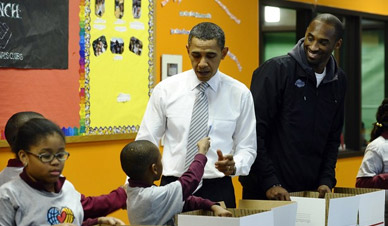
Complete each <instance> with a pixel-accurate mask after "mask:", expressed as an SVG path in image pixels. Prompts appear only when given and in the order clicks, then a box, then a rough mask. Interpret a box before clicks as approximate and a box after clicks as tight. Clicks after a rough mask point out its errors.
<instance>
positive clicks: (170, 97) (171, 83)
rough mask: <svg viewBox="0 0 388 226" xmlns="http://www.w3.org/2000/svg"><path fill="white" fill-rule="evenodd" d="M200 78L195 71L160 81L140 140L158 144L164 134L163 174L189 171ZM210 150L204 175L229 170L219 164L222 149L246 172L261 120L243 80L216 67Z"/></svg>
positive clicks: (211, 91) (218, 174) (211, 92)
mask: <svg viewBox="0 0 388 226" xmlns="http://www.w3.org/2000/svg"><path fill="white" fill-rule="evenodd" d="M200 83H201V81H200V80H198V79H197V76H196V75H195V72H194V71H193V70H189V71H185V72H182V73H180V74H177V75H174V76H172V77H169V78H168V79H166V80H163V81H162V82H160V83H159V84H158V85H157V86H156V87H155V88H154V90H153V93H152V95H151V97H150V100H149V102H148V105H147V109H146V111H145V114H144V117H143V121H142V123H141V125H140V130H139V132H138V134H137V137H136V140H149V141H151V142H153V143H154V144H156V145H159V141H160V139H161V138H162V136H163V135H165V137H164V149H163V158H162V161H163V175H165V176H176V177H180V176H181V175H182V174H183V173H184V172H183V171H184V164H185V157H186V150H187V139H188V135H189V129H190V121H191V114H192V110H193V105H194V101H195V97H196V94H197V93H198V92H199V90H198V89H196V87H197V85H198V84H200ZM208 84H209V85H210V86H209V88H207V89H206V91H205V94H206V96H207V99H208V103H209V121H208V124H209V128H210V127H211V130H210V133H209V137H210V140H211V144H210V150H209V152H208V153H207V157H208V162H207V164H206V166H205V173H204V176H203V178H206V179H210V178H219V177H223V176H224V174H223V173H221V172H220V171H218V170H217V169H216V168H215V165H214V164H215V162H216V161H218V156H217V150H218V149H219V150H221V151H222V153H223V154H224V155H226V154H232V155H233V158H234V161H235V163H236V175H247V174H248V173H249V170H250V168H251V165H252V164H253V162H254V160H255V158H256V146H257V145H256V119H255V112H254V106H253V98H252V95H251V92H250V91H249V89H248V88H247V87H246V86H245V85H244V84H243V83H241V82H239V81H237V80H235V79H233V78H231V77H229V76H227V75H225V74H224V73H222V72H220V71H217V73H216V74H215V75H214V76H213V77H212V78H211V79H210V80H209V81H208Z"/></svg>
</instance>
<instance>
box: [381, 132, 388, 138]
mask: <svg viewBox="0 0 388 226" xmlns="http://www.w3.org/2000/svg"><path fill="white" fill-rule="evenodd" d="M381 136H382V137H384V139H388V131H384V132H383V133H382V134H381Z"/></svg>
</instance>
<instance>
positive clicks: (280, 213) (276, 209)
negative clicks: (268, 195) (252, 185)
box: [238, 200, 297, 226]
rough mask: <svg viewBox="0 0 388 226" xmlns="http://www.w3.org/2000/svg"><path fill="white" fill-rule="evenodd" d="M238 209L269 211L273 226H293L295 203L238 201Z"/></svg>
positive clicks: (294, 221)
mask: <svg viewBox="0 0 388 226" xmlns="http://www.w3.org/2000/svg"><path fill="white" fill-rule="evenodd" d="M238 206H239V208H240V209H258V210H271V211H272V212H273V216H274V226H295V223H296V211H297V203H296V202H292V201H272V200H240V201H239V205H238Z"/></svg>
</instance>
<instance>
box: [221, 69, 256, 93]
mask: <svg viewBox="0 0 388 226" xmlns="http://www.w3.org/2000/svg"><path fill="white" fill-rule="evenodd" d="M219 73H220V81H221V84H223V85H228V86H233V87H234V88H238V89H240V90H241V91H249V89H248V88H247V86H246V85H245V84H244V83H242V82H240V81H239V80H237V79H235V78H233V77H231V76H230V75H227V74H225V73H223V72H219Z"/></svg>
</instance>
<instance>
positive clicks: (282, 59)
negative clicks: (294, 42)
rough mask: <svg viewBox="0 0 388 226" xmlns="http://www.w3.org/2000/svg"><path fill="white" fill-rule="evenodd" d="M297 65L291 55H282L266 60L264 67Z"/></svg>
mask: <svg viewBox="0 0 388 226" xmlns="http://www.w3.org/2000/svg"><path fill="white" fill-rule="evenodd" d="M289 64H296V60H295V59H294V58H293V57H292V56H290V55H288V54H287V55H282V56H277V57H273V58H271V59H268V60H266V61H265V62H264V63H263V65H277V66H278V65H285V66H287V65H289Z"/></svg>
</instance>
